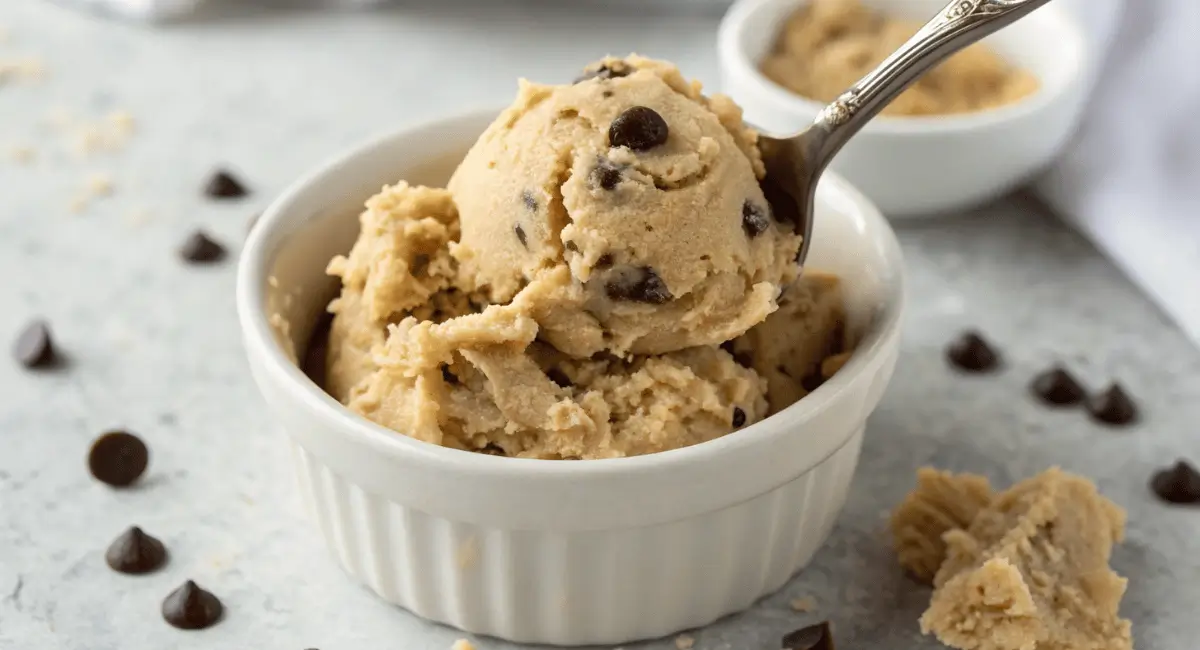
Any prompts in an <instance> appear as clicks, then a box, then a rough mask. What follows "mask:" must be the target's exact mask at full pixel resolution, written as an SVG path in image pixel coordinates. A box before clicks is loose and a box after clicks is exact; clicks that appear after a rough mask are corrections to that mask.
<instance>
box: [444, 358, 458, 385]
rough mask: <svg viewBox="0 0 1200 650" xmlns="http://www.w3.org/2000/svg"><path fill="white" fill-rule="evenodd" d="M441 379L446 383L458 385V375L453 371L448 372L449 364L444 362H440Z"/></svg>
mask: <svg viewBox="0 0 1200 650" xmlns="http://www.w3.org/2000/svg"><path fill="white" fill-rule="evenodd" d="M442 381H444V382H446V383H447V384H450V385H451V386H457V385H458V375H455V374H454V373H453V372H450V366H448V365H446V364H444V363H443V364H442Z"/></svg>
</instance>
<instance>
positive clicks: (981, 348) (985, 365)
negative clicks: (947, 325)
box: [946, 331, 1000, 372]
mask: <svg viewBox="0 0 1200 650" xmlns="http://www.w3.org/2000/svg"><path fill="white" fill-rule="evenodd" d="M946 359H948V360H949V361H950V363H952V364H954V366H955V367H957V368H958V369H960V370H965V371H967V372H988V371H990V370H994V369H995V368H996V367H997V366H998V365H1000V355H999V354H998V353H997V352H996V350H995V349H994V348H992V346H991V345H990V344H989V343H988V342H987V341H985V340H984V339H983V336H982V335H981V334H980V333H979V332H976V331H969V332H963V334H962V335H961V336H959V337H958V339H956V340H955V341H953V342H952V343H950V345H949V346H947V348H946Z"/></svg>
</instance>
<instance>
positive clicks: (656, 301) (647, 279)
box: [604, 266, 672, 305]
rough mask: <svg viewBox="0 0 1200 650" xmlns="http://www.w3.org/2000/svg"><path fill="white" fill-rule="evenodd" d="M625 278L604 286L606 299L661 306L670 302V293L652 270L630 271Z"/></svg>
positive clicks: (639, 269)
mask: <svg viewBox="0 0 1200 650" xmlns="http://www.w3.org/2000/svg"><path fill="white" fill-rule="evenodd" d="M632 271H633V273H632V274H631V275H629V276H627V277H623V278H618V279H616V280H613V281H610V282H608V283H607V284H605V285H604V288H605V291H606V292H607V293H608V297H609V298H611V299H613V300H631V301H633V302H645V303H649V304H652V305H662V304H666V303H668V302H670V301H671V299H672V296H671V291H670V290H669V289H667V285H666V283H664V282H663V281H662V278H660V277H658V274H657V273H655V272H654V269H652V268H650V267H648V266H643V267H640V268H637V269H632Z"/></svg>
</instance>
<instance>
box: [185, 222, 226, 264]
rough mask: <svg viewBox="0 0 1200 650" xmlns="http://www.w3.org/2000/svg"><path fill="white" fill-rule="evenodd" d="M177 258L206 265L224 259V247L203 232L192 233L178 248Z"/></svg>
mask: <svg viewBox="0 0 1200 650" xmlns="http://www.w3.org/2000/svg"><path fill="white" fill-rule="evenodd" d="M179 256H180V257H182V258H183V260H184V261H185V262H191V263H193V264H208V263H210V262H219V261H221V260H222V259H224V258H225V247H224V246H222V245H221V244H219V243H217V242H216V241H214V240H213V239H212V238H211V237H209V236H208V235H207V234H206V233H205V232H204V231H202V230H197V231H196V232H194V233H192V234H191V235H190V236H188V238H187V239H186V240H185V241H184V242H183V246H180V247H179Z"/></svg>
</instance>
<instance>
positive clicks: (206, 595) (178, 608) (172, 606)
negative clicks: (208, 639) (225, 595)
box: [162, 580, 225, 630]
mask: <svg viewBox="0 0 1200 650" xmlns="http://www.w3.org/2000/svg"><path fill="white" fill-rule="evenodd" d="M223 611H225V607H224V606H223V605H221V601H219V600H217V597H216V596H214V595H212V594H211V593H210V592H207V591H205V590H203V589H201V588H200V587H199V586H198V585H197V584H196V583H194V582H192V581H191V580H188V581H187V582H185V583H183V586H181V587H179V588H178V589H176V590H175V591H172V592H171V593H170V594H168V595H167V597H166V599H164V600H163V603H162V617H163V619H165V620H166V621H167V622H168V623H170V624H171V625H173V626H175V627H177V628H179V629H181V630H202V629H204V628H206V627H209V626H211V625H213V624H214V623H216V622H217V621H219V620H220V619H221V613H222V612H223Z"/></svg>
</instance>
